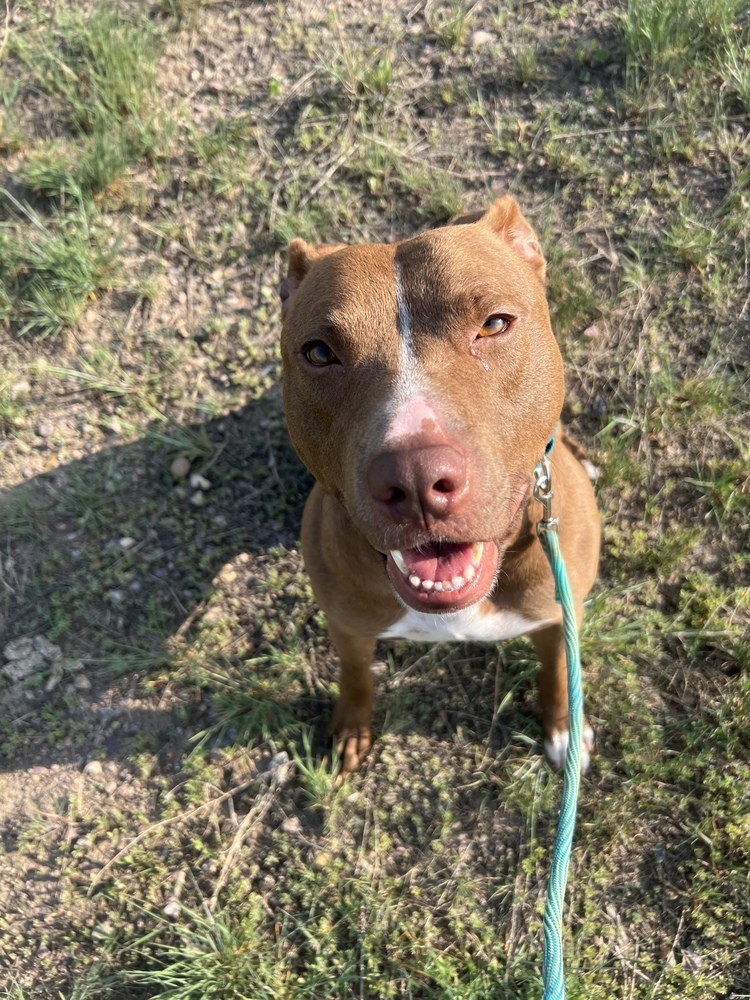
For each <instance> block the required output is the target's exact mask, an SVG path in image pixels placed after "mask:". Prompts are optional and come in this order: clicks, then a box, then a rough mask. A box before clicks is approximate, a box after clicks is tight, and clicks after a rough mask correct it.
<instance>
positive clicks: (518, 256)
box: [281, 197, 563, 612]
mask: <svg viewBox="0 0 750 1000" xmlns="http://www.w3.org/2000/svg"><path fill="white" fill-rule="evenodd" d="M459 222H460V223H461V224H458V225H453V226H447V227H445V228H442V229H437V230H433V231H432V232H428V233H425V234H423V235H421V236H417V237H414V238H413V239H409V240H404V241H403V242H401V243H396V244H393V245H384V244H380V245H363V246H344V245H341V244H335V245H326V246H309V245H308V244H306V243H304V242H303V241H302V240H293V241H292V243H291V245H290V247H289V273H288V275H287V277H286V279H285V280H284V282H283V284H282V288H281V298H282V316H283V328H282V339H281V349H282V358H283V366H284V404H285V409H286V414H287V422H288V425H289V432H290V435H291V438H292V442H293V444H294V446H295V448H296V450H297V452H298V454H299V456H300V458H301V459H302V461H303V462H304V463H305V465H306V466H307V467H308V469H309V470H310V471H311V472H312V474H313V475H314V476H315V477H316V479H317V480H318V482H319V483H320V485H321V486H322V488H323V489H324V490H325V491H327V492H328V493H331V494H333V495H334V496H336V497H337V498H338V499H339V501H340V502H341V503H342V504H343V506H344V507H345V509H346V510H347V512H348V513H349V515H350V517H351V519H352V521H353V522H354V524H355V526H356V527H357V528H358V529H359V530H360V531H361V532H362V533H363V534H364V535H365V537H366V538H367V540H368V541H369V543H370V544H371V545H372V546H373V547H374V548H375V549H377V550H378V551H379V552H381V553H382V554H383V556H384V557H385V558H386V564H387V568H388V574H389V577H390V579H391V583H392V584H393V586H394V589H395V590H396V593H397V594H398V595H399V596H400V597H401V599H402V600H403V601H404V602H405V603H406V604H408V605H410V606H411V607H414V608H418V609H420V610H423V611H434V612H446V611H454V610H459V609H460V608H463V607H467V606H468V605H469V604H472V603H474V602H475V601H477V600H480V599H481V598H483V597H484V596H485V595H486V594H487V593H488V592H489V590H490V589H491V588H492V586H493V583H494V580H495V577H496V573H497V568H498V563H499V560H500V558H501V556H502V552H503V550H504V548H505V546H506V545H507V542H508V539H509V537H510V536H511V535H512V533H513V531H514V530H515V528H516V527H517V525H518V522H519V517H520V515H519V508H521V506H522V505H523V502H524V500H525V499H526V498H527V496H528V494H529V487H530V480H531V474H532V470H533V468H534V466H535V464H536V463H537V461H538V460H539V458H540V456H541V455H542V453H543V451H544V447H545V444H546V442H547V441H548V439H549V437H550V435H551V433H552V431H553V429H554V426H555V424H556V422H557V420H558V418H559V415H560V410H561V408H562V402H563V372H562V360H561V358H560V353H559V351H558V348H557V345H556V343H555V340H554V337H553V334H552V330H551V327H550V321H549V313H548V310H547V303H546V298H545V293H544V270H545V263H544V257H543V255H542V252H541V249H540V247H539V243H538V241H537V239H536V236H535V234H534V231H533V230H532V228H531V227H530V226H529V224H528V223H527V222H526V220H525V219H524V218H523V216H522V215H521V212H520V210H519V208H518V205H517V204H516V202H515V201H514V199H513V198H511V197H504V198H500V199H499V200H498V201H496V202H495V203H494V204H493V205H492V207H491V208H490V209H489V211H487V212H486V213H484V214H483V215H480V216H475V217H471V218H470V219H467V220H459Z"/></svg>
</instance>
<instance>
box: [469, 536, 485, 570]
mask: <svg viewBox="0 0 750 1000" xmlns="http://www.w3.org/2000/svg"><path fill="white" fill-rule="evenodd" d="M483 551H484V542H474V544H473V545H472V547H471V554H472V556H473V557H474V565H475V566H478V565H479V563H480V562H481V560H482V552H483Z"/></svg>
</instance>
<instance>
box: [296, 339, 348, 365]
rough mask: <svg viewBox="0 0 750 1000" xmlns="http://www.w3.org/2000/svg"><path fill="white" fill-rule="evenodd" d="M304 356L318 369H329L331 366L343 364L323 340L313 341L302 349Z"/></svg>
mask: <svg viewBox="0 0 750 1000" xmlns="http://www.w3.org/2000/svg"><path fill="white" fill-rule="evenodd" d="M302 354H303V355H304V357H305V358H306V359H307V360H308V361H309V362H310V364H311V365H314V366H315V367H316V368H327V367H328V366H329V365H340V364H341V362H340V361H339V359H338V358H337V357H336V355H335V354H334V353H333V351H332V350H331V348H330V347H329V346H328V344H325V343H324V342H323V341H322V340H311V341H310V342H309V343H307V344H305V346H304V347H303V348H302Z"/></svg>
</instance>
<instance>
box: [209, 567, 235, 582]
mask: <svg viewBox="0 0 750 1000" xmlns="http://www.w3.org/2000/svg"><path fill="white" fill-rule="evenodd" d="M236 579H237V573H236V572H235V570H234V568H233V567H232V565H231V563H227V564H226V566H222V568H221V569H220V570H219V572H218V574H217V575H216V576H215V577H214V578H213V581H212V582H213V585H214V586H217V585H218V584H220V583H234V581H235V580H236Z"/></svg>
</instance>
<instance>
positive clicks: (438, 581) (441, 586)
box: [435, 580, 443, 591]
mask: <svg viewBox="0 0 750 1000" xmlns="http://www.w3.org/2000/svg"><path fill="white" fill-rule="evenodd" d="M442 589H443V585H442V583H441V582H440V580H436V581H435V590H437V591H441V590H442Z"/></svg>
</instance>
